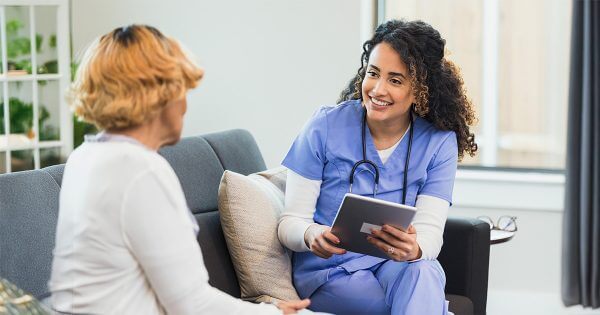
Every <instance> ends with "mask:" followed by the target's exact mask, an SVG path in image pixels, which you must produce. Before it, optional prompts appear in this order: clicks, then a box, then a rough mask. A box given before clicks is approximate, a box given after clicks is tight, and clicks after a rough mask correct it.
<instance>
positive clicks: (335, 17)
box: [71, 0, 361, 167]
mask: <svg viewBox="0 0 600 315" xmlns="http://www.w3.org/2000/svg"><path fill="white" fill-rule="evenodd" d="M71 5H72V30H73V33H72V39H73V51H74V52H75V54H77V52H78V51H81V50H82V49H84V48H85V47H86V45H87V43H88V42H90V41H91V40H92V39H93V38H95V37H96V36H98V35H101V34H104V33H106V32H109V31H110V30H112V29H113V28H115V27H118V26H123V25H126V24H130V23H145V24H150V25H153V26H155V27H157V28H158V29H160V30H161V31H163V32H164V33H165V34H167V35H170V36H173V37H175V38H177V39H179V40H180V41H181V42H183V43H184V44H185V45H186V46H187V48H188V49H189V50H191V51H192V53H193V54H194V55H196V57H197V59H198V60H199V63H200V64H201V65H202V66H203V67H204V68H205V70H206V76H205V79H204V80H203V82H202V83H201V85H200V87H199V88H197V89H196V90H194V91H192V92H191V93H190V94H189V98H188V104H189V107H188V113H187V116H186V121H185V127H184V131H183V132H184V136H190V135H197V134H202V133H207V132H213V131H219V130H225V129H232V128H244V129H248V130H249V131H250V132H251V133H252V134H253V135H254V137H255V138H256V140H257V142H258V144H259V146H260V149H261V151H262V153H263V156H264V158H265V161H266V163H267V166H269V167H273V166H277V165H279V163H280V162H281V160H282V159H283V156H284V155H285V153H286V152H287V149H288V148H289V146H290V144H291V142H292V141H293V139H294V137H295V135H296V134H297V133H298V131H299V130H300V128H301V127H302V126H303V124H304V122H305V121H306V120H307V119H308V118H310V116H311V114H312V113H313V111H314V110H315V109H316V108H317V107H318V106H320V105H324V104H333V103H334V102H335V101H336V99H337V96H338V94H339V92H340V91H341V90H342V89H343V87H344V86H345V84H346V82H347V81H348V80H349V79H350V78H351V77H352V75H353V74H354V73H355V71H356V70H357V69H358V66H359V61H360V53H361V47H360V46H361V30H360V18H361V14H360V12H361V10H360V9H361V3H360V0H328V1H319V0H303V1H292V0H253V1H247V0H230V1H208V0H202V1H192V0H188V1H186V0H170V1H162V0H160V1H158V0H119V1H117V0H102V1H95V0H73V1H72V4H71Z"/></svg>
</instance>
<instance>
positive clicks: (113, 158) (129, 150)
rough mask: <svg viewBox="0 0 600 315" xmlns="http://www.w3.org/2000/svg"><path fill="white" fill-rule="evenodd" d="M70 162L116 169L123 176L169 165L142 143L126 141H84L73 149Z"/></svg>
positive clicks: (104, 168) (95, 167) (97, 168)
mask: <svg viewBox="0 0 600 315" xmlns="http://www.w3.org/2000/svg"><path fill="white" fill-rule="evenodd" d="M69 164H73V165H75V164H78V165H87V168H90V169H94V170H97V171H103V170H104V172H111V171H114V172H115V173H117V174H120V175H121V176H123V177H125V176H127V175H130V176H131V175H134V174H136V173H141V172H144V171H147V170H151V169H161V168H165V167H167V168H168V167H169V166H168V162H166V160H165V159H164V158H163V157H162V156H160V155H159V154H158V153H156V152H154V151H152V150H149V149H147V148H145V147H143V146H141V145H137V144H132V143H124V142H104V143H84V144H83V145H81V146H80V147H79V148H77V149H76V150H75V151H73V153H72V154H71V156H70V157H69V160H68V161H67V167H68V166H69Z"/></svg>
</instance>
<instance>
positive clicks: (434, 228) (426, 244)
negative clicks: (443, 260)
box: [413, 195, 450, 260]
mask: <svg viewBox="0 0 600 315" xmlns="http://www.w3.org/2000/svg"><path fill="white" fill-rule="evenodd" d="M449 206H450V205H449V203H448V202H447V201H446V200H443V199H440V198H437V197H432V196H427V195H419V196H417V203H416V207H417V214H416V215H415V218H414V220H413V226H414V227H415V229H416V230H417V243H418V245H419V248H420V250H421V257H420V258H422V259H428V260H431V259H436V258H437V256H438V255H439V253H440V250H441V248H442V244H443V235H444V226H445V224H446V219H447V217H448V208H449Z"/></svg>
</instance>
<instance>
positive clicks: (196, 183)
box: [159, 137, 223, 214]
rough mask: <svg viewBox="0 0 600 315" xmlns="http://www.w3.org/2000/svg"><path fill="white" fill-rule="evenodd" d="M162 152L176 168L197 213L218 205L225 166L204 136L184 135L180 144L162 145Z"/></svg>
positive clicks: (174, 168)
mask: <svg viewBox="0 0 600 315" xmlns="http://www.w3.org/2000/svg"><path fill="white" fill-rule="evenodd" d="M159 153H160V154H161V155H162V156H163V157H164V158H165V159H166V160H167V161H168V162H169V164H171V167H173V170H175V174H177V177H178V178H179V181H180V182H181V187H182V188H183V192H184V194H185V199H186V200H187V204H188V207H189V208H190V210H191V211H192V212H193V213H195V214H196V213H202V212H207V211H214V210H216V209H217V191H218V189H219V180H220V179H221V175H222V174H223V166H221V163H220V162H219V159H218V158H217V155H216V154H215V151H213V149H212V147H211V146H210V145H209V144H208V142H206V140H204V139H203V138H202V137H189V138H184V139H181V141H179V143H177V144H176V145H173V146H169V147H165V148H162V149H161V150H160V151H159Z"/></svg>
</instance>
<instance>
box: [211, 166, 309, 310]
mask: <svg viewBox="0 0 600 315" xmlns="http://www.w3.org/2000/svg"><path fill="white" fill-rule="evenodd" d="M286 175H287V174H286V169H285V168H283V167H279V168H276V169H272V170H267V171H264V172H260V173H256V174H251V175H248V176H244V175H241V174H238V173H235V172H231V171H225V173H224V174H223V177H222V178H221V185H220V186H219V212H220V215H221V225H222V227H223V233H224V235H225V240H226V242H227V247H228V248H229V254H230V255H231V259H232V261H233V266H234V268H235V271H236V273H237V277H238V281H239V283H240V289H241V294H242V298H243V299H245V300H252V301H256V302H271V301H273V298H274V299H277V300H297V299H299V297H298V294H297V293H296V290H295V289H294V286H293V284H292V263H291V259H290V258H291V252H290V251H289V250H287V249H285V248H284V247H283V246H282V245H281V243H279V238H278V237H277V224H278V221H279V215H280V213H281V212H282V211H283V207H284V191H285V179H286Z"/></svg>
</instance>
